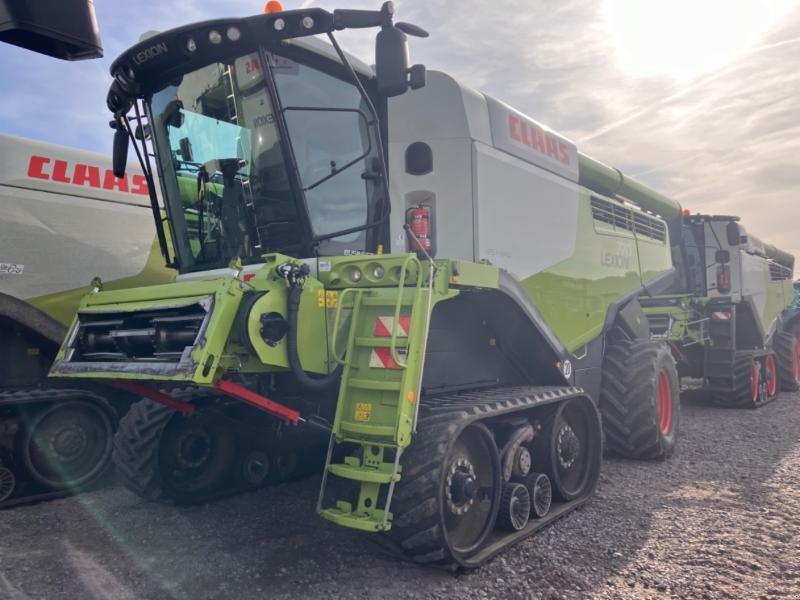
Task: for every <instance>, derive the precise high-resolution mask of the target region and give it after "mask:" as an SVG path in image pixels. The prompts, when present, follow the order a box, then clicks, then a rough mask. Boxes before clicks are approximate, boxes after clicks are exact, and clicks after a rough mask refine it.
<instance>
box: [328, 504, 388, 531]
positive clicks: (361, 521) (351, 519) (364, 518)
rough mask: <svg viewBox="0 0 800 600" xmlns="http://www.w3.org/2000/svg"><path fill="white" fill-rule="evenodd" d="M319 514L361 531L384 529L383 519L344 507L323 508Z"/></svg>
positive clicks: (338, 523)
mask: <svg viewBox="0 0 800 600" xmlns="http://www.w3.org/2000/svg"><path fill="white" fill-rule="evenodd" d="M319 514H320V516H321V517H322V518H323V519H327V520H328V521H331V522H333V523H336V524H337V525H343V526H345V527H352V528H353V529H358V530H360V531H368V532H375V531H383V520H382V519H374V518H372V517H370V516H368V515H360V514H356V513H353V512H352V511H348V510H345V508H344V507H339V506H337V507H335V508H323V509H322V510H321V511H320V513H319ZM390 518H391V513H390ZM389 524H390V526H391V521H389Z"/></svg>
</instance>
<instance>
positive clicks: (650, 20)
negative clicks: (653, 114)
mask: <svg viewBox="0 0 800 600" xmlns="http://www.w3.org/2000/svg"><path fill="white" fill-rule="evenodd" d="M792 6H797V2H796V0H760V1H759V0H756V1H754V0H733V1H732V0H669V1H664V0H605V2H604V11H603V12H604V17H605V25H606V27H607V28H608V33H609V34H610V36H611V41H612V44H613V46H614V48H615V51H616V56H617V63H618V65H619V67H620V68H621V69H622V70H624V71H625V72H627V73H629V74H631V75H634V76H637V77H638V76H652V75H667V76H670V77H674V78H676V79H691V78H693V77H696V76H698V75H702V74H704V73H707V72H709V71H712V70H714V69H717V68H719V67H722V66H724V65H725V64H727V63H729V62H731V61H733V60H735V59H736V58H737V57H738V56H740V55H741V54H743V53H746V52H747V51H748V50H750V49H752V48H753V47H754V46H756V45H758V43H759V42H760V40H761V38H763V36H764V34H765V33H767V32H768V31H769V30H770V29H771V28H773V27H774V26H775V25H776V24H777V23H778V21H779V20H780V18H781V17H782V16H783V15H784V14H785V13H786V12H787V11H788V10H789V9H790V8H791V7H792Z"/></svg>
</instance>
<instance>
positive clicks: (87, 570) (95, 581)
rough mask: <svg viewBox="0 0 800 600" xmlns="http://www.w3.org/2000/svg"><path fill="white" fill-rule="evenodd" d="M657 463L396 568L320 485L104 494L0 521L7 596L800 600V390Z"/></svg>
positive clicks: (616, 474) (617, 473) (2, 590)
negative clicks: (326, 508)
mask: <svg viewBox="0 0 800 600" xmlns="http://www.w3.org/2000/svg"><path fill="white" fill-rule="evenodd" d="M681 428H682V430H681V440H680V445H679V450H678V452H677V454H676V455H675V457H673V458H672V459H671V460H668V461H665V462H657V463H649V464H648V463H637V462H631V461H622V460H606V461H605V462H604V465H603V475H602V479H601V483H600V486H599V490H598V493H597V495H596V497H595V498H594V499H593V500H592V501H591V502H589V503H588V504H587V505H586V506H585V507H584V508H582V509H581V510H579V511H577V512H574V513H572V514H571V515H569V516H567V517H565V518H564V519H562V520H561V521H559V522H558V523H556V524H555V525H554V526H552V527H550V528H548V529H545V530H544V531H543V532H541V533H540V534H538V535H537V536H535V537H533V538H529V539H528V540H526V541H523V542H522V543H520V544H519V545H517V546H515V547H513V548H510V549H508V550H507V551H506V552H504V553H503V554H501V555H500V556H498V557H496V558H495V559H493V560H492V561H490V562H489V563H488V564H486V565H485V566H484V567H483V568H481V569H479V570H476V571H472V572H467V573H459V574H452V573H449V572H444V571H439V570H434V569H429V568H422V567H418V566H415V565H413V564H409V563H404V562H398V561H397V560H396V559H395V558H393V557H392V556H390V555H389V554H388V553H387V552H386V551H384V550H383V549H382V547H381V546H379V545H377V544H375V543H374V541H372V539H371V538H370V537H369V536H367V535H364V534H359V533H357V532H354V531H348V530H344V529H340V528H337V527H334V526H332V525H330V524H327V523H326V522H324V521H322V520H321V519H319V518H318V517H316V516H315V515H314V504H315V499H316V493H317V489H318V485H319V478H311V479H307V480H305V481H302V482H299V483H293V484H288V485H282V486H278V487H273V488H270V489H264V490H261V491H259V492H255V493H250V494H247V495H243V496H239V497H235V498H229V499H227V500H224V501H221V502H218V503H215V504H211V505H206V506H197V507H191V508H175V507H170V506H161V505H154V504H146V503H144V502H142V501H140V500H139V499H137V498H136V497H134V496H133V495H131V494H129V493H128V492H127V491H125V490H124V489H121V488H118V487H111V488H106V489H102V490H98V491H95V492H92V493H89V494H84V495H83V496H81V497H75V498H68V499H63V500H56V501H52V502H48V503H43V504H39V505H35V506H26V507H19V508H15V509H12V510H9V511H5V512H2V513H0V598H3V599H9V600H23V599H28V598H37V599H38V598H76V599H77V598H80V599H84V598H102V599H114V600H126V599H132V598H148V599H162V598H164V599H168V598H179V599H184V598H185V599H197V598H237V599H238V598H275V599H282V598H353V599H356V598H358V599H361V598H381V599H387V598H459V599H462V598H480V599H484V598H503V599H505V598H800V395H787V394H783V395H782V396H781V397H780V398H779V399H778V400H777V401H776V402H773V403H772V404H770V405H768V406H765V407H763V408H761V409H760V410H756V411H736V410H725V409H720V408H714V407H710V406H706V405H704V404H702V403H699V402H697V400H694V401H689V402H687V401H684V406H683V420H682V424H681Z"/></svg>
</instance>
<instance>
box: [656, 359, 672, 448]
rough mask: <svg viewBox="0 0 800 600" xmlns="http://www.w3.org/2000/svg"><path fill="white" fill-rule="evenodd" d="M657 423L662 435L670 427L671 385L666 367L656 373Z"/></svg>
mask: <svg viewBox="0 0 800 600" xmlns="http://www.w3.org/2000/svg"><path fill="white" fill-rule="evenodd" d="M658 424H659V426H660V427H661V433H662V434H664V435H667V434H668V433H669V430H670V429H672V386H671V385H670V382H669V373H667V370H666V369H661V372H660V373H659V374H658Z"/></svg>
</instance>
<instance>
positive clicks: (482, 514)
mask: <svg viewBox="0 0 800 600" xmlns="http://www.w3.org/2000/svg"><path fill="white" fill-rule="evenodd" d="M444 464H445V469H444V482H443V484H444V485H443V489H442V495H443V498H442V500H443V503H442V504H443V505H442V510H441V513H442V521H443V525H444V534H445V539H446V540H447V543H448V546H449V547H450V551H451V552H452V554H453V555H455V556H460V557H464V558H466V557H469V556H470V555H471V554H474V553H475V552H477V550H478V549H480V547H481V545H482V544H483V542H484V540H485V539H486V537H487V536H488V535H489V533H491V531H492V529H494V525H495V520H496V518H497V512H498V509H499V508H500V493H501V487H500V457H499V454H498V451H497V447H496V446H495V443H494V439H493V438H492V434H491V433H489V430H488V429H487V428H486V426H485V425H482V424H473V425H469V426H468V427H466V428H465V429H464V430H463V431H462V432H461V434H460V435H459V436H458V438H457V439H456V440H455V442H454V443H453V446H452V447H451V448H450V451H449V452H448V454H447V457H446V458H445V462H444Z"/></svg>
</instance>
